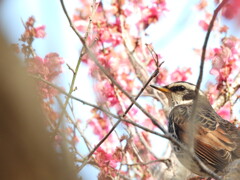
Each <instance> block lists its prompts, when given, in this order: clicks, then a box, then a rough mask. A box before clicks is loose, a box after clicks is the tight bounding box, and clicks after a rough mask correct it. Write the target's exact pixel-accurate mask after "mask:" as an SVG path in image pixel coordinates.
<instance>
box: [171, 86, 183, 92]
mask: <svg viewBox="0 0 240 180" xmlns="http://www.w3.org/2000/svg"><path fill="white" fill-rule="evenodd" d="M185 89H186V88H185V87H184V86H174V87H171V88H170V90H171V91H173V92H176V91H184V90H185Z"/></svg>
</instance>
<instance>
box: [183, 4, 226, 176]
mask: <svg viewBox="0 0 240 180" xmlns="http://www.w3.org/2000/svg"><path fill="white" fill-rule="evenodd" d="M227 2H228V0H223V1H222V2H221V3H220V4H219V5H218V7H217V8H216V9H215V10H214V14H213V17H212V19H211V21H210V24H209V26H208V31H207V34H206V37H205V40H204V44H203V48H202V55H201V64H200V67H199V68H200V72H199V77H198V81H197V85H196V89H195V94H196V97H195V99H194V101H193V108H192V113H191V116H190V119H193V120H195V119H196V110H197V107H198V98H199V89H200V86H201V82H202V78H203V69H204V62H205V56H206V49H207V44H208V41H209V37H210V34H211V32H212V29H213V26H214V22H215V19H216V17H217V15H218V13H219V11H220V10H221V8H222V7H223V6H224V5H225V4H226V3H227ZM190 122H191V124H190V126H189V127H188V130H187V132H189V133H188V134H189V147H190V152H192V153H194V150H193V147H194V136H193V134H195V131H196V128H197V127H196V126H197V123H196V121H190ZM199 163H200V162H198V165H199V166H200V164H199ZM200 167H201V166H200ZM206 170H207V173H208V174H209V175H210V176H211V177H214V178H215V179H221V178H220V177H219V176H218V175H217V174H216V173H214V172H212V171H211V170H209V169H206Z"/></svg>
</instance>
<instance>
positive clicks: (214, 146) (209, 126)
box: [169, 105, 239, 170]
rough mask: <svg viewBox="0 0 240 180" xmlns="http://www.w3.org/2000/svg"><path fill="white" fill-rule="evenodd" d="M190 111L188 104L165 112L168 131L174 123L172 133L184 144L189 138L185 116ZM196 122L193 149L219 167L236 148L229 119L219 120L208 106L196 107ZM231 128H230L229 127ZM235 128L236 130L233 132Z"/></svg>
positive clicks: (201, 157)
mask: <svg viewBox="0 0 240 180" xmlns="http://www.w3.org/2000/svg"><path fill="white" fill-rule="evenodd" d="M191 112H192V106H191V105H179V106H176V107H175V108H174V109H173V110H172V111H171V113H170V115H169V131H170V132H171V131H172V132H173V129H171V128H172V127H173V125H174V133H176V136H177V137H178V139H179V140H180V141H182V142H183V143H184V144H188V142H189V140H188V139H189V133H188V132H187V131H188V129H190V128H189V127H188V126H189V124H190V123H189V122H190V121H191V120H189V118H190V116H191ZM195 118H196V123H197V124H198V125H197V126H198V128H197V130H196V134H194V140H195V147H194V148H195V153H196V155H197V156H198V157H199V158H200V159H201V160H202V161H204V162H206V163H208V164H209V165H211V166H213V167H215V168H216V169H218V170H222V169H223V168H224V167H225V166H226V165H227V164H228V163H229V162H230V161H232V154H233V153H234V151H235V150H236V149H237V143H236V138H234V136H238V139H239V135H237V132H236V131H237V130H236V127H235V126H234V125H232V124H231V123H230V122H228V121H225V120H223V119H222V118H221V117H219V116H218V115H217V114H216V113H215V111H214V110H212V109H211V108H207V107H206V109H205V108H202V109H201V112H199V111H197V112H196V115H195ZM230 130H231V131H230ZM235 132H236V133H235Z"/></svg>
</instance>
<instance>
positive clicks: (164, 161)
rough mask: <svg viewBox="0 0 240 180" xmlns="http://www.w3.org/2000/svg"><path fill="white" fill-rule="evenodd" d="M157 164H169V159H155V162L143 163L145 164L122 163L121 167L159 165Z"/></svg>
mask: <svg viewBox="0 0 240 180" xmlns="http://www.w3.org/2000/svg"><path fill="white" fill-rule="evenodd" d="M159 162H163V163H169V162H170V160H169V159H157V160H153V161H149V162H145V163H141V162H140V163H133V164H127V163H122V165H124V166H146V165H149V164H153V163H159Z"/></svg>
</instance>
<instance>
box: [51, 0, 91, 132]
mask: <svg viewBox="0 0 240 180" xmlns="http://www.w3.org/2000/svg"><path fill="white" fill-rule="evenodd" d="M60 2H61V5H62V8H63V11H64V13H65V14H66V16H67V19H68V21H69V23H70V26H71V28H72V29H73V30H74V32H75V33H76V34H77V35H79V38H80V37H81V35H80V34H79V33H78V30H77V29H76V27H75V26H74V25H73V23H72V21H71V19H70V17H69V15H68V13H67V10H66V7H65V6H64V2H63V0H60ZM93 12H94V11H93ZM92 16H93V13H92ZM92 18H93V17H90V19H89V23H88V28H87V30H89V29H90V28H89V27H90V25H91V22H92ZM87 35H88V32H86V34H85V37H84V39H87ZM81 38H82V37H81ZM84 54H85V47H82V49H81V52H80V56H79V58H78V61H77V65H76V67H75V70H73V71H72V72H74V73H73V78H72V81H71V84H70V89H69V92H68V94H71V93H72V92H73V91H74V84H75V81H76V78H77V73H78V70H79V67H80V64H81V61H82V57H83V56H84ZM68 102H69V97H68V96H67V98H66V100H65V103H64V105H63V109H62V112H61V114H60V117H59V121H58V123H57V126H56V129H55V132H54V134H55V135H56V134H57V132H58V128H59V126H60V124H61V122H62V120H63V116H64V114H65V113H66V108H67V105H68Z"/></svg>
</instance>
